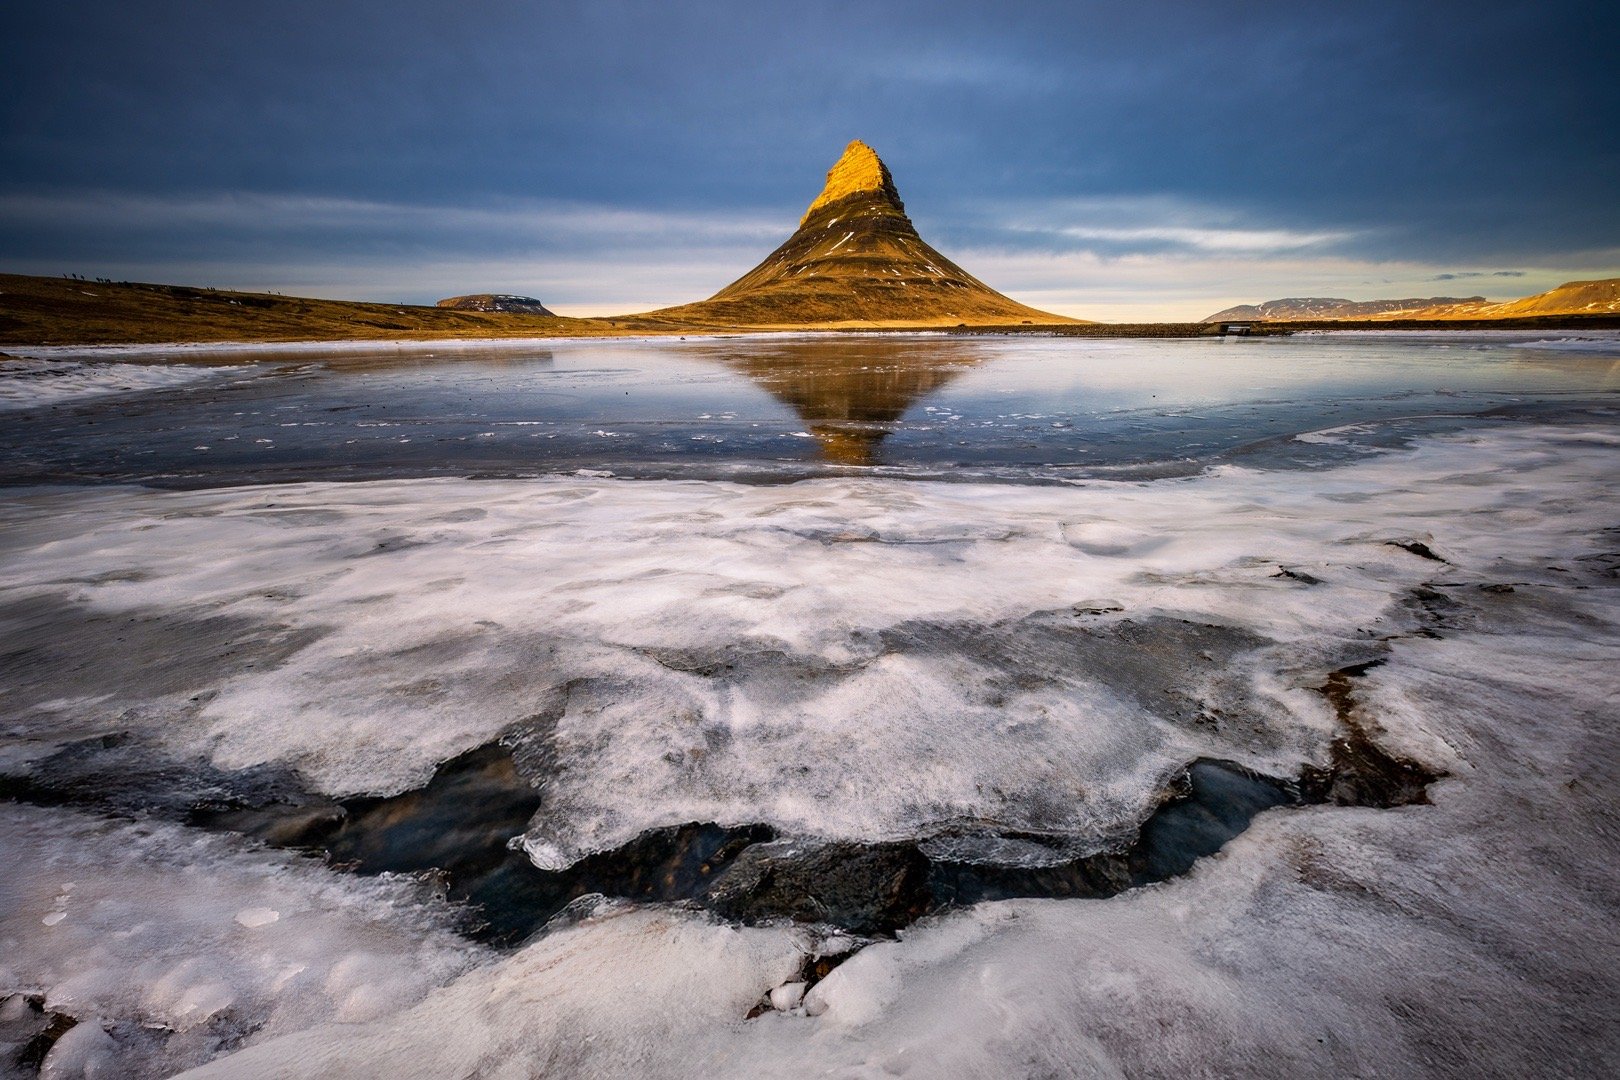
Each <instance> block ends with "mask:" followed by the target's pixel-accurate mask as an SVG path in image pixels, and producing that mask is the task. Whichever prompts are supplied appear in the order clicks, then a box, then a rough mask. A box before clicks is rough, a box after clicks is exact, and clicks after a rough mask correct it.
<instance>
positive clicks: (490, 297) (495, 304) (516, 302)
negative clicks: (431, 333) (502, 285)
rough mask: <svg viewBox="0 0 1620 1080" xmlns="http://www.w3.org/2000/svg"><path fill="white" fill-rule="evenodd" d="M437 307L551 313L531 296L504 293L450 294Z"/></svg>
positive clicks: (527, 313)
mask: <svg viewBox="0 0 1620 1080" xmlns="http://www.w3.org/2000/svg"><path fill="white" fill-rule="evenodd" d="M435 306H437V307H442V308H455V309H456V310H457V311H506V312H511V313H513V314H516V315H551V316H552V317H555V312H551V311H547V310H546V306H545V305H544V304H542V303H541V302H540V301H538V300H536V299H535V298H534V297H532V296H509V295H507V294H505V293H474V294H472V295H471V296H452V297H449V298H448V299H445V300H440V301H439V302H438V304H437V305H435Z"/></svg>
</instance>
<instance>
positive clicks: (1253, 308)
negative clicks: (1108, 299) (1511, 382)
mask: <svg viewBox="0 0 1620 1080" xmlns="http://www.w3.org/2000/svg"><path fill="white" fill-rule="evenodd" d="M1617 313H1620V278H1603V279H1601V280H1597V281H1566V282H1565V283H1564V284H1562V285H1560V286H1558V288H1556V289H1551V290H1549V291H1547V292H1544V293H1537V294H1536V295H1535V296H1526V297H1524V298H1523V299H1521V300H1507V301H1504V302H1502V303H1492V302H1491V301H1489V300H1487V299H1485V298H1484V297H1483V296H1470V297H1454V296H1435V297H1431V298H1429V299H1427V300H1361V301H1357V300H1337V299H1318V298H1308V297H1290V298H1288V299H1285V300H1267V301H1266V302H1265V303H1263V304H1240V305H1238V306H1237V307H1230V308H1227V309H1226V310H1225V311H1217V312H1216V313H1215V314H1213V315H1211V316H1209V317H1208V318H1206V319H1204V320H1203V321H1204V322H1207V323H1212V322H1237V321H1241V320H1245V319H1252V320H1260V319H1271V320H1275V321H1281V322H1286V321H1290V320H1315V319H1330V320H1331V319H1515V318H1525V317H1528V316H1536V315H1613V314H1617Z"/></svg>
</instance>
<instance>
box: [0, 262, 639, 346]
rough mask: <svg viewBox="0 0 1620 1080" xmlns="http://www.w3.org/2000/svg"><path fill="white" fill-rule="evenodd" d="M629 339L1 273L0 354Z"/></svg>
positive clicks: (376, 307)
mask: <svg viewBox="0 0 1620 1080" xmlns="http://www.w3.org/2000/svg"><path fill="white" fill-rule="evenodd" d="M656 331H657V328H656V327H644V328H640V332H643V333H648V332H656ZM628 332H629V331H628V330H627V329H623V328H619V327H615V326H614V325H613V323H611V322H609V321H608V320H605V319H569V318H563V317H561V316H556V315H532V314H513V313H510V312H499V311H462V310H458V309H456V308H444V307H416V306H411V305H407V304H363V303H352V302H349V301H344V300H316V299H312V298H309V297H302V296H280V295H274V294H270V293H248V292H226V291H223V290H216V289H199V288H193V287H191V286H186V285H148V284H143V283H139V282H105V281H80V280H77V279H68V278H48V277H28V276H24V275H22V274H0V347H4V346H6V345H84V344H100V343H105V342H143V343H152V344H157V343H165V342H173V341H310V340H322V341H357V340H365V339H377V338H401V339H403V338H484V337H560V336H564V335H567V336H570V337H576V336H597V335H603V334H622V333H628Z"/></svg>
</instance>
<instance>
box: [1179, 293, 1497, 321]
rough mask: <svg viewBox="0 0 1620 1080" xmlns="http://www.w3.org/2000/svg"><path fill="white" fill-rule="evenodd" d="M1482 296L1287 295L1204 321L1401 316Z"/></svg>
mask: <svg viewBox="0 0 1620 1080" xmlns="http://www.w3.org/2000/svg"><path fill="white" fill-rule="evenodd" d="M1485 303H1488V301H1487V300H1486V299H1485V298H1484V297H1483V296H1469V297H1455V296H1431V297H1428V298H1427V299H1411V300H1341V299H1338V298H1337V297H1320V296H1290V297H1288V298H1286V299H1283V300H1267V301H1266V302H1265V303H1263V304H1239V305H1238V306H1237V307H1229V308H1227V309H1226V310H1225V311H1217V312H1216V313H1215V314H1213V315H1211V316H1209V317H1208V318H1206V319H1204V320H1203V321H1204V322H1238V321H1242V320H1244V319H1255V320H1258V319H1274V320H1277V321H1280V322H1288V321H1293V320H1308V319H1376V318H1378V317H1379V316H1383V317H1385V318H1389V317H1391V316H1401V317H1404V316H1406V315H1407V314H1409V313H1411V312H1414V311H1427V310H1430V309H1433V308H1437V307H1454V306H1456V305H1459V304H1485Z"/></svg>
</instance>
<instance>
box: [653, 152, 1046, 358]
mask: <svg viewBox="0 0 1620 1080" xmlns="http://www.w3.org/2000/svg"><path fill="white" fill-rule="evenodd" d="M648 314H649V315H652V316H659V317H665V318H670V319H678V320H680V321H682V322H692V323H701V324H706V325H715V326H803V325H806V324H846V325H848V324H856V325H859V324H872V325H887V326H955V325H957V324H960V323H966V324H968V325H970V326H982V325H985V324H1000V325H1006V324H1020V323H1037V324H1038V323H1072V322H1076V321H1078V320H1075V319H1068V318H1064V317H1063V316H1061V315H1053V314H1051V313H1049V312H1045V311H1037V310H1036V309H1034V308H1031V307H1026V306H1024V305H1023V304H1020V303H1018V302H1017V301H1016V300H1012V299H1009V298H1008V297H1005V296H1003V295H1001V294H1000V293H998V292H996V291H995V290H994V289H992V288H990V286H988V285H986V284H984V282H982V281H980V280H979V279H978V278H976V277H974V276H973V275H972V274H969V273H968V272H967V271H966V270H963V269H962V268H961V267H960V266H957V265H956V264H955V263H953V262H951V260H949V259H947V258H946V257H945V256H943V255H941V254H940V253H939V252H937V251H935V250H934V249H933V248H932V247H929V246H928V244H927V243H926V242H924V240H923V238H922V237H920V236H918V235H917V230H916V228H915V227H914V226H913V225H912V224H911V219H910V218H908V217H906V208H905V204H904V203H902V202H901V201H900V193H899V191H898V190H896V188H895V186H894V178H893V177H892V176H890V175H889V169H888V167H887V166H886V165H884V164H883V162H882V161H881V160H880V159H879V158H878V156H877V154H876V153H875V152H873V150H872V148H871V147H870V146H867V145H866V144H865V143H863V142H861V141H860V140H856V141H855V142H852V143H850V144H849V146H848V147H847V148H846V149H845V150H844V156H843V157H841V158H839V159H838V163H837V164H835V165H834V166H833V167H832V169H831V170H830V171H829V172H828V173H827V186H826V187H824V188H823V189H822V191H821V194H820V195H818V196H816V199H815V201H814V202H812V203H811V204H810V208H809V209H808V210H806V211H805V212H804V217H803V219H801V220H800V222H799V230H798V232H795V233H794V234H793V235H792V236H790V237H788V240H787V242H786V243H785V244H783V245H782V246H781V247H779V248H777V249H776V250H775V251H773V252H771V253H770V255H768V256H766V258H765V261H764V262H762V263H760V264H759V265H758V266H756V267H754V268H753V269H752V270H750V271H749V272H748V273H746V274H744V275H743V276H742V277H740V278H738V279H737V280H736V281H734V282H732V283H731V284H730V285H727V286H726V287H725V288H724V289H721V290H720V291H719V292H717V293H715V294H714V295H713V296H712V297H710V298H709V299H707V300H703V301H700V302H698V303H695V304H683V305H681V306H680V307H673V308H665V309H663V310H662V311H656V312H649V313H648Z"/></svg>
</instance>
